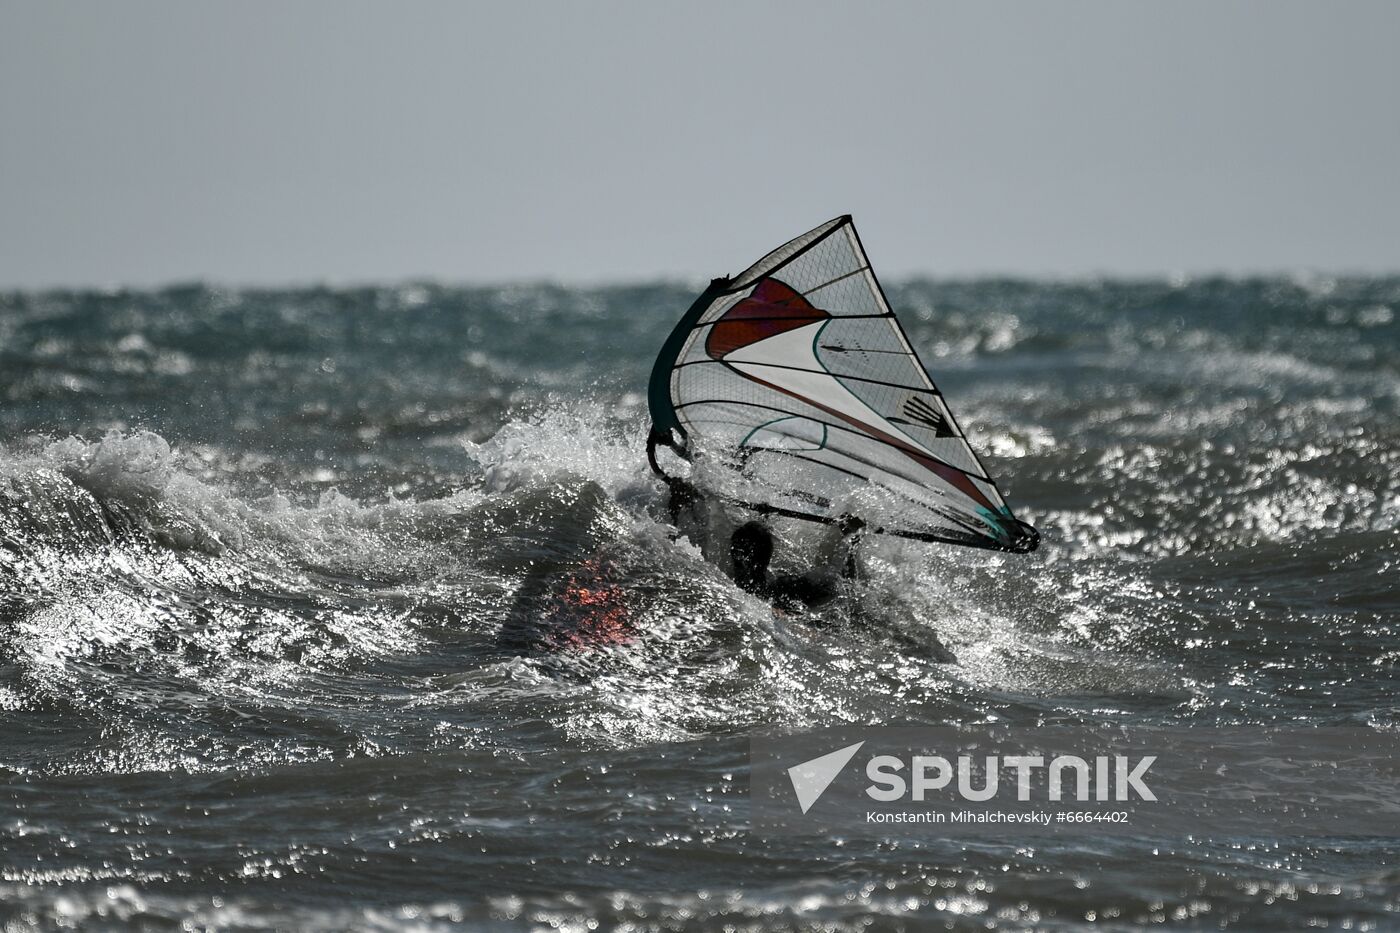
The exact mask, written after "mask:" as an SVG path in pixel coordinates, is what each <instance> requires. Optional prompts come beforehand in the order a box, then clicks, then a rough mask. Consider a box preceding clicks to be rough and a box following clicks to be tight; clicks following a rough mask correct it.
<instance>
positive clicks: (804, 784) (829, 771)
mask: <svg viewBox="0 0 1400 933" xmlns="http://www.w3.org/2000/svg"><path fill="white" fill-rule="evenodd" d="M864 744H865V743H864V742H857V743H856V744H854V745H847V746H846V747H845V748H838V749H837V750H836V751H834V752H828V753H827V754H825V755H822V756H820V757H819V758H812V759H810V760H808V761H804V762H802V763H801V764H800V765H793V766H792V767H791V768H788V769H787V773H788V779H789V780H791V781H792V790H793V793H795V794H797V804H798V806H800V807H801V808H802V812H803V813H806V812H807V811H808V810H810V809H812V804H814V803H816V802H817V801H818V800H819V799H821V795H822V794H824V793H826V789H827V788H828V787H830V786H831V782H832V781H834V780H836V775H838V774H840V773H841V769H842V768H844V767H846V765H848V764H850V761H851V759H852V758H854V757H855V756H856V752H858V751H860V747H861V746H862V745H864Z"/></svg>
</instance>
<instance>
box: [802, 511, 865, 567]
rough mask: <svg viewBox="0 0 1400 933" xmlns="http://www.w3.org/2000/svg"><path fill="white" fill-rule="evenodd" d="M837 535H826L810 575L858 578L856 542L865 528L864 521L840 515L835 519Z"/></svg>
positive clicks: (858, 564) (858, 565)
mask: <svg viewBox="0 0 1400 933" xmlns="http://www.w3.org/2000/svg"><path fill="white" fill-rule="evenodd" d="M835 527H836V530H837V531H839V532H840V534H839V535H830V534H829V535H827V536H826V537H825V540H824V541H823V542H822V544H821V546H820V548H819V549H818V551H817V559H816V567H815V569H814V570H813V571H812V574H811V575H810V576H812V577H815V578H821V577H827V578H832V577H841V578H844V579H860V578H861V576H862V573H861V569H860V563H859V561H858V560H857V559H856V547H855V546H856V542H857V541H859V540H860V536H861V533H862V532H863V531H864V530H865V522H863V521H861V520H860V519H858V518H856V517H855V516H854V515H849V514H848V515H842V516H841V518H840V519H839V520H838V521H837V523H836V525H835Z"/></svg>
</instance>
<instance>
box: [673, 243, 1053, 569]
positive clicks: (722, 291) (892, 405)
mask: <svg viewBox="0 0 1400 933" xmlns="http://www.w3.org/2000/svg"><path fill="white" fill-rule="evenodd" d="M648 397H649V404H650V408H651V414H652V421H653V435H652V438H653V442H657V441H659V442H661V443H666V444H668V445H670V446H672V447H674V448H675V449H676V450H677V451H678V452H680V453H681V454H682V455H683V456H686V457H694V456H696V455H700V454H703V455H704V456H705V457H713V458H714V459H715V460H716V461H717V462H722V463H726V464H728V465H729V466H731V467H732V468H733V469H732V470H731V471H730V472H729V473H728V474H726V476H728V477H729V479H731V480H732V482H733V485H735V486H736V487H738V490H739V491H738V492H737V494H733V495H730V496H728V498H730V499H731V500H733V501H738V502H740V503H742V504H744V505H747V506H749V507H750V508H755V509H757V510H759V511H767V512H771V513H774V514H783V515H792V516H793V517H800V518H809V519H813V520H817V521H833V520H835V518H836V517H837V516H838V515H839V514H841V513H843V512H851V513H853V514H859V515H861V517H863V518H867V520H868V521H869V523H871V524H872V526H873V527H877V528H879V529H880V530H882V531H885V532H886V533H889V534H898V535H903V536H905V537H912V538H919V539H922V540H930V541H949V542H951V543H957V544H964V545H971V546H977V547H988V548H994V549H999V550H1012V551H1026V550H1031V549H1033V548H1034V547H1035V544H1036V542H1037V540H1038V536H1037V535H1036V533H1035V530H1034V529H1033V528H1031V527H1030V526H1029V525H1027V524H1025V523H1024V522H1021V521H1019V520H1018V519H1016V517H1015V516H1014V515H1013V514H1012V512H1011V509H1010V507H1009V506H1008V505H1007V504H1006V501H1005V499H1004V498H1003V497H1002V495H1001V493H1000V491H999V490H998V489H997V488H996V484H995V483H994V482H993V481H992V479H991V477H990V476H989V474H988V473H987V471H986V469H985V467H984V466H983V465H982V463H981V461H980V460H979V459H978V457H977V455H976V453H975V452H974V451H973V450H972V448H971V446H970V445H969V444H968V442H967V439H966V437H965V436H964V434H963V432H962V429H961V428H960V427H959V425H958V422H957V419H956V418H955V417H954V415H953V412H952V410H951V408H949V406H948V403H947V400H946V399H945V398H944V397H943V395H942V393H940V392H939V391H938V389H937V387H936V386H935V385H934V382H933V379H932V378H931V377H930V376H929V374H928V371H927V370H926V369H925V368H924V366H923V364H922V362H920V360H919V358H918V355H917V353H915V351H914V349H913V346H912V345H911V344H910V342H909V339H908V336H907V335H906V334H905V333H904V329H903V327H901V326H900V323H899V320H898V318H897V317H896V316H895V314H894V312H893V311H892V310H891V309H890V306H889V302H888V301H887V299H886V298H885V295H884V292H883V291H882V290H881V288H880V284H879V280H878V279H877V278H876V276H875V272H874V269H873V268H872V267H871V264H870V262H869V260H868V258H867V257H866V254H865V250H864V247H863V246H862V245H861V242H860V237H859V236H858V235H857V233H856V231H855V225H854V224H853V223H852V221H851V218H850V217H849V216H843V217H838V218H835V219H834V220H831V221H828V222H827V223H825V224H822V225H820V226H818V227H815V228H813V229H812V230H810V231H808V232H807V233H805V234H803V235H802V236H799V237H797V238H795V239H793V240H791V241H789V242H788V243H786V244H784V245H783V246H780V247H779V248H778V249H776V250H773V251H772V252H770V253H769V254H768V255H766V256H764V257H763V258H762V259H760V260H759V261H758V262H757V263H755V264H754V265H752V266H750V267H749V268H748V269H746V270H745V271H744V272H742V273H740V274H739V275H738V276H736V277H735V278H733V279H716V280H715V281H714V282H712V283H711V284H710V287H709V288H708V289H706V291H705V292H704V293H703V294H702V295H701V296H700V297H699V298H698V299H697V300H696V302H695V303H694V304H693V305H692V306H691V308H690V310H689V311H687V312H686V314H685V316H684V317H683V318H682V319H681V321H680V322H678V323H677V325H676V327H675V329H674V330H673V331H672V334H671V336H670V337H669V338H668V339H667V341H666V344H665V345H664V346H663V348H662V351H661V354H660V356H659V357H658V358H657V361H656V366H655V368H654V369H653V372H652V380H651V386H650V390H649V393H648ZM653 465H655V458H654V457H653ZM813 469H820V470H821V471H822V473H821V475H820V476H816V475H808V473H809V472H810V471H811V470H813ZM804 483H806V484H807V486H810V487H811V488H806V487H804Z"/></svg>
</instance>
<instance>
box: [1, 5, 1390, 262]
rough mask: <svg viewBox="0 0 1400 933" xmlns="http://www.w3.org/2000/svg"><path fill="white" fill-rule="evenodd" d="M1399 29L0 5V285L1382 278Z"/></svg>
mask: <svg viewBox="0 0 1400 933" xmlns="http://www.w3.org/2000/svg"><path fill="white" fill-rule="evenodd" d="M1398 41H1400V3H1383V2H1382V3H1368V2H1356V0H1352V2H1347V3H1324V2H1316V3H1292V2H1280V0H1268V2H1259V3H1253V2H1208V3H1160V4H1144V3H1136V2H1112V3H1077V2H1076V3H1025V4H1001V3H990V4H989V3H966V4H961V3H960V4H942V3H933V2H916V3H893V2H890V3H843V4H827V3H815V2H807V3H800V4H799V3H764V2H745V3H734V4H727V3H715V2H706V3H687V4H684V5H682V4H680V3H673V2H645V3H643V2H636V3H599V2H570V3H549V2H530V3H507V2H499V3H491V4H486V3H441V4H439V3H389V2H384V3H379V4H364V3H345V2H338V3H292V4H273V3H232V2H229V3H220V4H215V3H184V2H181V3H175V2H171V3H151V2H130V0H128V2H123V3H107V2H100V3H81V2H80V3H41V2H24V0H0V287H16V286H24V287H29V286H43V285H54V284H65V285H115V284H153V283H161V282H168V281H172V280H180V281H189V280H191V279H196V278H204V279H210V280H214V281H220V282H230V283H291V282H315V281H333V282H346V281H352V282H360V281H370V280H396V279H402V278H406V277H429V278H435V279H442V280H448V281H472V280H477V281H480V280H485V281H500V280H505V279H520V278H552V279H560V280H566V281H600V280H616V279H635V278H651V277H656V276H671V275H687V276H704V277H708V276H710V275H716V274H719V273H722V272H736V271H738V270H739V269H741V268H742V267H743V266H745V265H747V264H748V263H749V262H750V261H752V260H754V259H756V258H757V257H758V256H759V255H761V254H762V253H764V252H766V251H767V250H768V249H769V248H771V247H773V246H775V245H777V244H778V243H780V242H782V241H783V240H785V239H787V238H788V237H790V236H793V235H795V234H797V233H800V232H802V231H803V230H805V229H807V228H808V227H810V226H813V225H815V224H817V223H818V222H820V221H822V220H825V219H827V218H829V217H831V216H834V215H836V214H840V213H848V212H849V213H852V214H854V215H855V217H856V221H857V223H858V224H859V226H860V228H861V233H862V236H863V238H864V240H865V243H866V246H867V248H868V249H869V251H870V253H871V255H872V257H873V259H874V261H875V264H876V268H877V270H878V271H880V272H881V273H882V274H884V275H885V276H887V277H893V276H897V275H902V274H908V273H912V272H926V273H932V274H935V275H943V276H948V275H963V274H975V273H988V272H1012V273H1021V274H1055V275H1080V274H1085V273H1094V272H1107V273H1112V274H1142V273H1164V272H1176V271H1185V272H1203V271H1213V270H1224V271H1247V270H1292V269H1323V270H1391V271H1394V270H1396V269H1400V64H1398V62H1400V45H1398V44H1397V42H1398Z"/></svg>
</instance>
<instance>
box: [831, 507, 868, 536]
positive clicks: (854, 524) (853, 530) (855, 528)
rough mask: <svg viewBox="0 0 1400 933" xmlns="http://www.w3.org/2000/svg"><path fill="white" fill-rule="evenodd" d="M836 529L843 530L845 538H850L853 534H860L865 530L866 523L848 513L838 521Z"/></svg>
mask: <svg viewBox="0 0 1400 933" xmlns="http://www.w3.org/2000/svg"><path fill="white" fill-rule="evenodd" d="M836 527H837V528H839V529H840V530H841V534H842V536H843V537H850V536H851V535H853V534H858V533H859V532H860V531H861V530H862V529H864V528H865V522H863V521H861V520H860V519H858V518H856V517H855V516H854V515H852V514H851V513H849V512H846V513H844V514H842V515H841V517H840V518H838V519H837V520H836Z"/></svg>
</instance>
